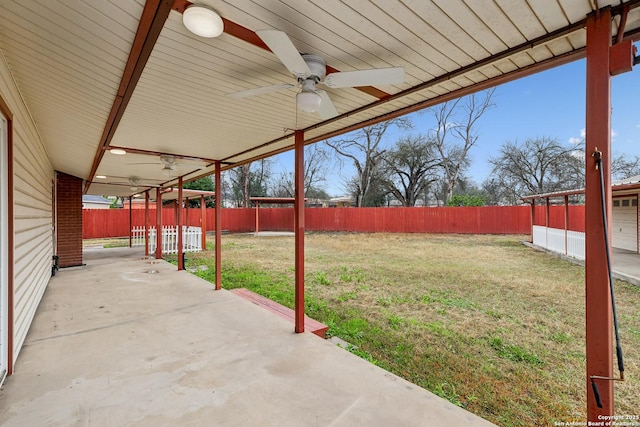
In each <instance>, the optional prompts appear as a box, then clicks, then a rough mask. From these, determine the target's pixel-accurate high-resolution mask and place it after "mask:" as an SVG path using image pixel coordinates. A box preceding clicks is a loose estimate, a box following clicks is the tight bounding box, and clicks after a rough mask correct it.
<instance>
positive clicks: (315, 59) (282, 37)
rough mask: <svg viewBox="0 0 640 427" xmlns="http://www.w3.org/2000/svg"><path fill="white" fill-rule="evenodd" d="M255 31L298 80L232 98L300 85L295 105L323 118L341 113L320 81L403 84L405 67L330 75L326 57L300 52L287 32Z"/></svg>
mask: <svg viewBox="0 0 640 427" xmlns="http://www.w3.org/2000/svg"><path fill="white" fill-rule="evenodd" d="M256 34H257V35H258V37H260V39H262V41H263V42H264V43H265V44H266V45H267V46H268V47H269V49H271V51H272V52H273V53H274V54H275V55H276V56H277V57H278V59H279V60H280V62H282V64H284V66H285V67H287V69H288V70H289V71H290V72H291V74H293V76H294V77H295V78H296V80H297V84H290V83H283V84H277V85H272V86H266V87H258V88H254V89H248V90H243V91H240V92H234V93H230V94H228V95H227V96H229V97H231V98H247V97H250V96H256V95H263V94H267V93H272V92H277V91H279V90H283V89H290V88H292V87H295V86H299V87H300V92H298V94H297V95H296V107H297V108H298V109H299V110H302V111H304V112H307V113H312V112H317V113H318V115H319V116H320V117H321V118H322V119H330V118H332V117H335V116H337V115H338V110H337V109H336V107H335V105H334V104H333V102H332V101H331V98H329V95H328V94H327V92H325V91H324V90H319V89H316V85H317V84H322V85H325V86H327V87H329V88H332V89H338V88H347V87H361V86H375V85H386V84H400V83H402V82H403V81H404V68H403V67H389V68H373V69H368V70H357V71H342V72H336V73H330V74H328V75H327V64H326V62H325V60H324V58H322V57H320V56H317V55H310V54H301V53H299V52H298V50H297V49H296V47H295V46H294V45H293V42H291V39H289V36H287V34H286V33H284V32H282V31H278V30H258V31H256Z"/></svg>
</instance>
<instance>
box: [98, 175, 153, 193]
mask: <svg viewBox="0 0 640 427" xmlns="http://www.w3.org/2000/svg"><path fill="white" fill-rule="evenodd" d="M111 178H116V179H122V181H108V182H96V181H94V182H95V183H97V184H107V185H120V186H128V187H129V190H131V191H138V190H139V189H140V188H141V187H145V188H156V187H159V186H160V184H161V182H160V180H157V179H141V178H140V177H137V176H129V177H126V178H125V177H119V176H114V177H111ZM125 180H126V181H125ZM151 182H153V183H151Z"/></svg>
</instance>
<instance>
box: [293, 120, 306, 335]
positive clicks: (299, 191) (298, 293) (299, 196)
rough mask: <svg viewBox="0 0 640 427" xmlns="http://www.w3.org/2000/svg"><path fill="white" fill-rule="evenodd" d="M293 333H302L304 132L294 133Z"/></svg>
mask: <svg viewBox="0 0 640 427" xmlns="http://www.w3.org/2000/svg"><path fill="white" fill-rule="evenodd" d="M294 230H295V246H296V249H295V254H296V255H295V256H296V262H295V268H296V272H295V321H296V322H295V324H296V326H295V331H296V332H298V333H300V332H304V132H303V131H301V130H296V132H295V203H294Z"/></svg>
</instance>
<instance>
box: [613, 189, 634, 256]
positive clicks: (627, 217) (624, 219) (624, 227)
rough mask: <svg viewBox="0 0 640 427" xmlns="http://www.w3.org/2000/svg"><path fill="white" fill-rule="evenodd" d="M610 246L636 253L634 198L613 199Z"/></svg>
mask: <svg viewBox="0 0 640 427" xmlns="http://www.w3.org/2000/svg"><path fill="white" fill-rule="evenodd" d="M611 237H612V239H611V245H612V246H613V247H614V248H620V249H626V250H629V251H633V252H637V251H638V206H637V198H636V196H628V197H621V198H614V199H613V211H612V231H611Z"/></svg>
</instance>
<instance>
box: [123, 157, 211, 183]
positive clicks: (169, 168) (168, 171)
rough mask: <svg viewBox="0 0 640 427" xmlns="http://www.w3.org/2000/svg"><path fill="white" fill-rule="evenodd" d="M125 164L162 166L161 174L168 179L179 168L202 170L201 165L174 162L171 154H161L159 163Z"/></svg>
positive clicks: (174, 159)
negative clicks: (186, 167)
mask: <svg viewBox="0 0 640 427" xmlns="http://www.w3.org/2000/svg"><path fill="white" fill-rule="evenodd" d="M187 160H191V159H187ZM193 160H194V161H200V159H193ZM127 164H128V165H162V173H163V174H164V175H165V176H168V177H169V178H172V177H173V172H174V171H175V170H176V168H177V167H179V166H188V167H192V168H194V169H196V170H200V169H203V168H204V166H203V165H196V164H192V163H181V162H176V158H175V157H174V156H172V155H171V154H163V155H161V156H160V161H159V162H149V163H145V162H143V163H127Z"/></svg>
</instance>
